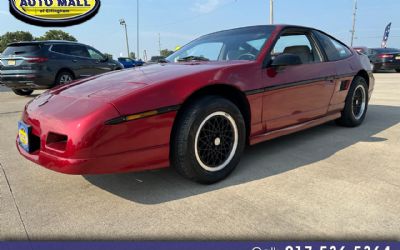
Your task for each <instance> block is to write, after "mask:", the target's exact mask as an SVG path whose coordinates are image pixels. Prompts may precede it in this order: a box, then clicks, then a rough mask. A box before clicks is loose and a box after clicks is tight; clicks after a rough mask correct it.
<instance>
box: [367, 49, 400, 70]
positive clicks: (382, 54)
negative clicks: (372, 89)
mask: <svg viewBox="0 0 400 250" xmlns="http://www.w3.org/2000/svg"><path fill="white" fill-rule="evenodd" d="M367 55H368V57H369V60H370V61H371V64H372V65H373V70H374V72H377V71H379V70H396V72H399V73H400V50H399V49H392V48H376V49H368V53H367Z"/></svg>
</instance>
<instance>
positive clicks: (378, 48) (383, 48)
mask: <svg viewBox="0 0 400 250" xmlns="http://www.w3.org/2000/svg"><path fill="white" fill-rule="evenodd" d="M371 49H373V50H399V49H396V48H371Z"/></svg>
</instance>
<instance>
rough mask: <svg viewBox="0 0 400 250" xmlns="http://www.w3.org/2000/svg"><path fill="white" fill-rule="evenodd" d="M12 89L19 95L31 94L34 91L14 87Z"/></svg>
mask: <svg viewBox="0 0 400 250" xmlns="http://www.w3.org/2000/svg"><path fill="white" fill-rule="evenodd" d="M12 91H13V92H14V94H16V95H19V96H30V95H31V94H32V93H33V90H32V89H12Z"/></svg>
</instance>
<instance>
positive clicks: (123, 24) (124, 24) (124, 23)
mask: <svg viewBox="0 0 400 250" xmlns="http://www.w3.org/2000/svg"><path fill="white" fill-rule="evenodd" d="M119 24H121V25H122V26H124V28H125V39H126V49H127V51H128V57H130V51H129V39H128V29H127V25H126V22H125V20H124V19H120V20H119Z"/></svg>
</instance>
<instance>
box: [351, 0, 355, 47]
mask: <svg viewBox="0 0 400 250" xmlns="http://www.w3.org/2000/svg"><path fill="white" fill-rule="evenodd" d="M356 17H357V0H354V12H353V28H352V30H351V31H350V32H351V46H352V47H353V43H354V37H355V34H356Z"/></svg>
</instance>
